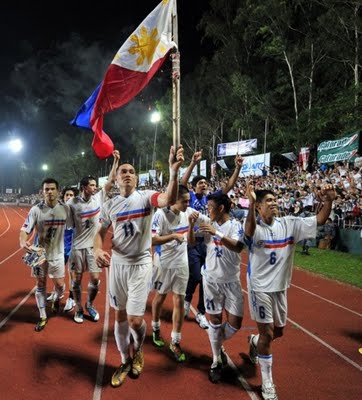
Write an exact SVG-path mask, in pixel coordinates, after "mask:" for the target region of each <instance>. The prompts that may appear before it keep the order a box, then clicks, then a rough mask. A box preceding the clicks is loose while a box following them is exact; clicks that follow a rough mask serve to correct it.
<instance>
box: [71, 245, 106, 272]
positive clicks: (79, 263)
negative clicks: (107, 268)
mask: <svg viewBox="0 0 362 400" xmlns="http://www.w3.org/2000/svg"><path fill="white" fill-rule="evenodd" d="M68 268H69V270H70V271H72V272H75V273H77V274H82V273H83V272H87V271H88V272H93V273H97V272H101V271H102V270H101V269H100V268H98V266H97V264H96V261H95V258H94V255H93V248H92V247H88V248H86V249H79V250H78V249H73V250H72V253H71V255H70V257H69V264H68Z"/></svg>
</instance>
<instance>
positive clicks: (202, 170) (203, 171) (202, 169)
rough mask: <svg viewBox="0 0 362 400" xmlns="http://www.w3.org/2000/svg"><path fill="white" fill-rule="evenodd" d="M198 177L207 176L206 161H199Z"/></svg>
mask: <svg viewBox="0 0 362 400" xmlns="http://www.w3.org/2000/svg"><path fill="white" fill-rule="evenodd" d="M200 175H203V176H207V174H206V160H201V161H200Z"/></svg>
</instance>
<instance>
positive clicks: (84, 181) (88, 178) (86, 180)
mask: <svg viewBox="0 0 362 400" xmlns="http://www.w3.org/2000/svg"><path fill="white" fill-rule="evenodd" d="M89 181H96V182H97V179H96V178H95V177H94V176H92V175H88V176H85V177H84V178H82V179H81V180H80V182H79V187H80V190H83V188H84V187H85V186H88V185H89Z"/></svg>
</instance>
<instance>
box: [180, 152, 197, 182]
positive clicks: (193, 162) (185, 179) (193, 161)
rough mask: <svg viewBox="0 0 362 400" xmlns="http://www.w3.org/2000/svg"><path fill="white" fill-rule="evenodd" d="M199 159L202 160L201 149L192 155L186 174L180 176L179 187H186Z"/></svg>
mask: <svg viewBox="0 0 362 400" xmlns="http://www.w3.org/2000/svg"><path fill="white" fill-rule="evenodd" d="M201 158H202V149H201V150H200V151H196V152H195V153H194V155H193V156H192V159H191V162H190V164H189V166H188V167H187V169H186V172H185V173H184V175H183V176H182V178H181V180H180V184H181V185H184V186H186V187H187V183H188V181H189V179H190V176H191V174H192V171H193V170H194V168H195V165H197V164H198V163H199V161H200V160H201Z"/></svg>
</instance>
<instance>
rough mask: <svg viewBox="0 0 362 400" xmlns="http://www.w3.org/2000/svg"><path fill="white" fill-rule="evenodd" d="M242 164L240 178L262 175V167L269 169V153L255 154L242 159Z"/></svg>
mask: <svg viewBox="0 0 362 400" xmlns="http://www.w3.org/2000/svg"><path fill="white" fill-rule="evenodd" d="M243 158H244V162H243V166H242V167H241V170H240V174H239V176H240V177H243V176H249V175H254V176H260V175H262V169H263V167H264V166H265V167H267V168H270V153H266V154H256V155H254V156H249V157H243Z"/></svg>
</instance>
